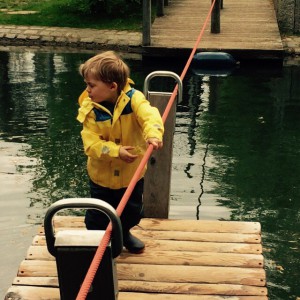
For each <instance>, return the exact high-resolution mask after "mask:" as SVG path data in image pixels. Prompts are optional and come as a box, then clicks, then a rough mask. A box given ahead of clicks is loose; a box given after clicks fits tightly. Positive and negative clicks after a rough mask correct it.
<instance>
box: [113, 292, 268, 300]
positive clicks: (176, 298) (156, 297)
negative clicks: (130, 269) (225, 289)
mask: <svg viewBox="0 0 300 300" xmlns="http://www.w3.org/2000/svg"><path fill="white" fill-rule="evenodd" d="M135 299H138V300H224V299H226V300H267V299H268V298H267V297H262V296H233V297H230V296H229V297H226V298H224V297H223V296H208V295H205V296H201V295H186V294H183V295H180V294H152V295H151V294H143V293H120V295H119V298H118V300H135Z"/></svg>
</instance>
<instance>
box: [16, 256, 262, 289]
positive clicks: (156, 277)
mask: <svg viewBox="0 0 300 300" xmlns="http://www.w3.org/2000/svg"><path fill="white" fill-rule="evenodd" d="M117 269H118V272H117V273H118V279H120V280H141V281H154V282H160V281H161V282H182V283H187V282H193V283H218V284H220V283H228V284H245V285H256V286H264V285H265V279H266V276H265V271H264V269H262V268H240V267H215V266H181V265H143V264H138V263H136V264H128V263H126V264H125V263H120V262H119V263H118V264H117ZM168 272H169V273H168ZM55 276H57V269H56V263H55V261H38V260H32V261H27V260H24V261H23V262H22V263H21V265H20V268H19V271H18V277H55Z"/></svg>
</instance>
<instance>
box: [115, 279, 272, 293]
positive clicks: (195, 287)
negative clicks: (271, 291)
mask: <svg viewBox="0 0 300 300" xmlns="http://www.w3.org/2000/svg"><path fill="white" fill-rule="evenodd" d="M119 289H120V291H121V292H134V291H139V292H143V293H169V294H170V293H172V294H176V293H178V294H195V295H226V296H233V295H240V296H251V295H261V296H266V295H267V288H266V287H256V286H247V285H234V284H199V283H178V282H176V283H172V282H147V281H130V280H119Z"/></svg>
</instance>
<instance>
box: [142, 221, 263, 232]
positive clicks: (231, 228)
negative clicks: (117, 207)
mask: <svg viewBox="0 0 300 300" xmlns="http://www.w3.org/2000/svg"><path fill="white" fill-rule="evenodd" d="M139 227H141V228H143V229H145V230H146V229H147V230H166V231H186V232H222V233H223V232H227V233H229V232H236V233H249V234H253V233H254V234H255V233H261V226H260V223H258V222H237V221H217V222H216V221H204V220H203V221H195V220H173V219H168V220H160V219H147V218H145V219H142V220H141V222H140V224H139Z"/></svg>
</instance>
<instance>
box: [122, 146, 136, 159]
mask: <svg viewBox="0 0 300 300" xmlns="http://www.w3.org/2000/svg"><path fill="white" fill-rule="evenodd" d="M133 149H134V147H132V146H121V147H120V150H119V157H120V159H122V160H123V161H125V162H127V163H132V162H134V161H135V160H136V158H137V157H138V155H135V154H131V153H130V152H129V150H133Z"/></svg>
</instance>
